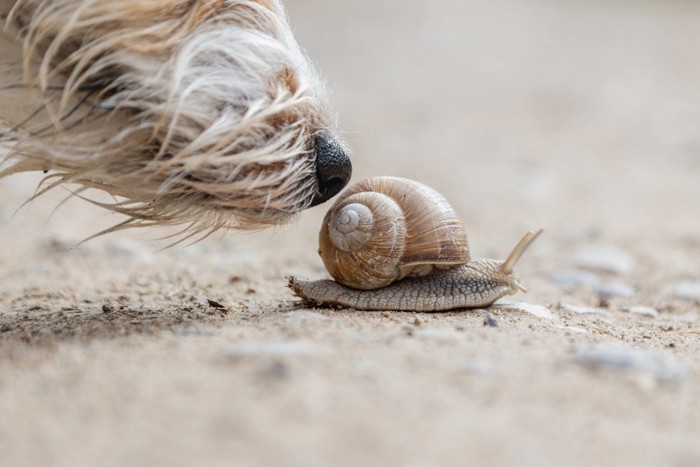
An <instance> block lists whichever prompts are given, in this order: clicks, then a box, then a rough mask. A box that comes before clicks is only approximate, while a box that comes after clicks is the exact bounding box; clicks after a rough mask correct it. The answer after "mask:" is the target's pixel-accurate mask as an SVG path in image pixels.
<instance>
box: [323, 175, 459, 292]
mask: <svg viewBox="0 0 700 467" xmlns="http://www.w3.org/2000/svg"><path fill="white" fill-rule="evenodd" d="M319 237H320V238H319V245H320V246H319V254H320V255H321V258H322V259H323V262H324V264H325V266H326V269H327V270H328V272H329V273H330V274H331V276H332V277H333V278H334V279H335V280H336V281H338V282H340V283H341V284H344V285H346V286H348V287H352V288H356V289H363V290H371V289H377V288H381V287H385V286H387V285H389V284H391V283H392V282H395V281H397V280H399V279H402V278H404V277H407V276H422V275H425V274H428V273H429V272H430V271H431V270H432V269H433V268H435V267H437V268H449V267H452V266H454V265H460V264H464V263H466V262H468V261H469V246H468V242H467V234H466V232H465V230H464V226H463V225H462V223H461V222H460V220H459V219H458V218H457V215H456V213H455V212H454V209H452V207H451V206H450V205H449V203H448V202H447V200H446V199H445V198H444V197H443V196H442V195H440V194H439V193H438V192H437V191H435V190H433V189H432V188H429V187H427V186H425V185H423V184H422V183H418V182H415V181H412V180H406V179H402V178H397V177H375V178H370V179H367V180H364V181H362V182H359V183H357V184H356V185H354V186H352V187H351V188H349V189H348V190H346V191H345V192H344V193H343V194H342V195H341V196H340V198H339V199H338V200H337V201H336V203H335V204H334V205H333V207H332V208H331V209H330V210H329V211H328V214H326V217H325V219H324V220H323V226H322V228H321V232H320V235H319Z"/></svg>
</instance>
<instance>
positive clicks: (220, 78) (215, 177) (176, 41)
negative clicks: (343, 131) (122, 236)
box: [0, 0, 335, 233]
mask: <svg viewBox="0 0 700 467" xmlns="http://www.w3.org/2000/svg"><path fill="white" fill-rule="evenodd" d="M0 14H2V15H3V16H4V17H5V18H6V21H5V23H6V27H5V32H4V35H3V36H2V37H1V38H0V72H1V73H0V151H2V148H9V150H6V154H5V155H4V163H3V162H2V160H3V154H2V152H0V177H2V176H5V175H9V174H12V173H15V172H20V171H33V170H43V171H48V175H47V177H46V179H45V182H44V186H43V189H50V188H52V187H54V186H56V185H58V184H63V183H73V184H77V186H78V188H77V189H76V192H77V193H81V192H82V191H83V190H84V188H98V189H101V190H104V191H106V192H108V193H110V194H112V195H114V196H115V197H116V198H115V199H116V201H115V202H114V203H113V204H109V205H105V207H107V208H109V209H113V210H115V211H119V212H122V213H124V214H126V215H127V216H129V220H128V221H126V222H125V223H124V226H128V227H130V226H144V225H154V224H185V225H186V226H187V228H188V229H189V230H190V231H192V232H195V233H196V232H208V231H211V230H215V229H217V228H220V227H234V228H253V227H259V226H262V225H268V224H275V223H279V222H281V221H284V220H285V219H287V218H288V217H289V216H290V215H292V214H294V213H296V212H298V211H300V210H301V209H304V208H305V207H307V206H308V205H309V204H310V203H311V200H312V198H313V195H314V193H315V192H316V190H317V186H316V183H317V182H316V179H315V165H314V162H315V160H314V158H315V155H314V153H313V141H314V138H316V137H317V136H318V135H320V134H331V135H335V130H334V128H333V121H332V119H331V117H330V115H329V112H328V108H327V103H326V96H325V92H324V89H323V86H322V85H321V82H320V80H319V79H318V78H317V75H316V73H315V71H314V70H313V68H312V66H311V65H310V64H309V62H308V60H307V59H306V57H305V55H304V54H303V52H302V51H301V50H300V48H299V47H298V45H297V44H296V42H295V40H294V38H293V37H292V34H291V32H290V28H289V26H288V23H287V19H286V15H285V12H284V9H283V7H282V5H281V4H280V3H279V2H278V1H277V0H258V1H252V0H250V1H236V0H228V1H227V0H201V1H196V0H151V1H149V0H119V1H114V0H18V1H9V0H0Z"/></svg>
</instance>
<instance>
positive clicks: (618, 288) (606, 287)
mask: <svg viewBox="0 0 700 467" xmlns="http://www.w3.org/2000/svg"><path fill="white" fill-rule="evenodd" d="M595 291H596V293H597V294H598V297H600V298H601V299H602V300H609V299H611V298H629V297H633V296H634V289H633V288H632V287H630V286H628V285H625V284H619V283H605V284H600V285H597V286H596V287H595Z"/></svg>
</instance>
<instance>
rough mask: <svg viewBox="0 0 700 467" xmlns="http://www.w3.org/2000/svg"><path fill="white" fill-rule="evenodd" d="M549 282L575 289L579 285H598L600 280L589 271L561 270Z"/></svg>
mask: <svg viewBox="0 0 700 467" xmlns="http://www.w3.org/2000/svg"><path fill="white" fill-rule="evenodd" d="M550 281H552V282H554V283H555V284H557V285H561V286H563V287H576V286H579V285H584V286H585V285H588V286H594V285H597V284H599V283H600V278H599V277H598V276H596V275H595V274H594V273H592V272H590V271H582V270H580V269H562V270H561V271H557V272H555V273H554V274H553V275H552V276H551V277H550Z"/></svg>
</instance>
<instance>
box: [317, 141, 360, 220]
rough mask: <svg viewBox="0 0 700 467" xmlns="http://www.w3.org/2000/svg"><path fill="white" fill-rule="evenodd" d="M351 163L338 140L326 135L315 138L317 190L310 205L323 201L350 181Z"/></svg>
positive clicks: (335, 193) (338, 191)
mask: <svg viewBox="0 0 700 467" xmlns="http://www.w3.org/2000/svg"><path fill="white" fill-rule="evenodd" d="M351 175H352V163H351V162H350V158H349V157H348V155H347V154H345V151H343V148H342V147H341V146H340V144H338V142H337V141H336V140H335V139H333V138H331V137H328V136H319V137H317V138H316V178H317V179H318V191H317V192H316V196H314V200H313V202H312V203H311V206H316V205H318V204H321V203H325V202H326V201H328V200H329V199H331V198H332V197H334V196H335V195H337V194H338V193H340V190H342V189H343V188H344V187H345V185H347V184H348V182H349V181H350V176H351Z"/></svg>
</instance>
